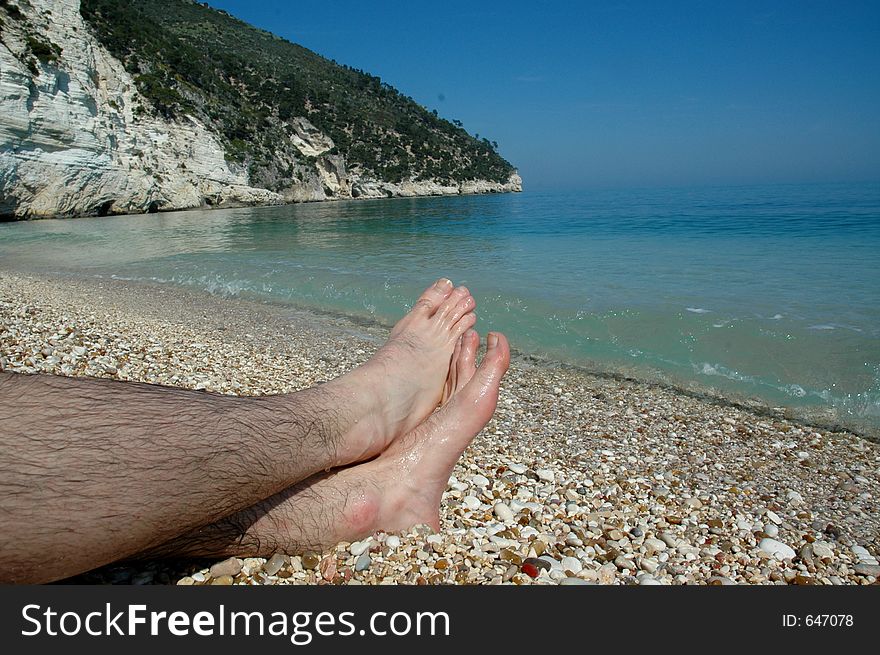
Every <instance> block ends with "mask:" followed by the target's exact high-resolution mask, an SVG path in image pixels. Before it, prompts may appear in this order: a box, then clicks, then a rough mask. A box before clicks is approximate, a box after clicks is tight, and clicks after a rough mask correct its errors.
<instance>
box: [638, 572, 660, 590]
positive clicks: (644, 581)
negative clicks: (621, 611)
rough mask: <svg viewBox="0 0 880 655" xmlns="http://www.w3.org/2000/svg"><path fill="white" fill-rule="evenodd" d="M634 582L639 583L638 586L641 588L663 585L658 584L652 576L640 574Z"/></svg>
mask: <svg viewBox="0 0 880 655" xmlns="http://www.w3.org/2000/svg"><path fill="white" fill-rule="evenodd" d="M636 580H638V581H639V585H641V586H643V587H645V586H651V585H662V584H663V583H662V582H660V581H659V580H658V579H657V578H655V577H653V576H650V575H648V574H647V573H642V574H641V575H640V576H639V577H638V578H636Z"/></svg>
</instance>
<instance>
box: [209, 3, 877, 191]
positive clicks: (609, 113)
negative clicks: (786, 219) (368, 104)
mask: <svg viewBox="0 0 880 655" xmlns="http://www.w3.org/2000/svg"><path fill="white" fill-rule="evenodd" d="M210 4H211V5H212V6H214V7H217V8H221V9H225V10H227V11H228V12H230V13H231V14H233V15H235V16H237V17H239V18H241V19H243V20H245V21H247V22H249V23H252V24H254V25H257V26H258V27H261V28H263V29H266V30H269V31H271V32H274V33H276V34H279V35H281V36H283V37H285V38H288V39H290V40H291V41H294V42H296V43H299V44H301V45H303V46H305V47H307V48H310V49H311V50H314V51H315V52H317V53H319V54H321V55H323V56H325V57H328V58H330V59H335V60H336V61H337V62H340V63H344V64H348V65H350V66H353V67H354V68H360V69H363V70H365V71H368V72H370V73H372V74H374V75H378V76H380V77H381V78H382V79H383V80H384V81H386V82H389V83H390V84H392V85H393V86H395V87H397V88H398V89H399V90H400V91H402V92H403V93H404V94H406V95H410V96H412V97H413V98H414V99H415V100H417V101H418V102H420V103H421V104H423V105H425V106H427V107H428V108H429V109H437V110H438V111H439V113H440V115H442V116H444V117H446V118H449V119H459V120H461V121H462V122H463V123H464V125H465V128H467V129H468V130H469V131H470V132H471V133H479V134H480V136H485V137H488V138H489V139H492V140H495V141H498V143H499V145H500V151H501V153H502V154H503V155H504V156H505V157H507V158H508V159H509V160H510V161H511V162H512V163H513V164H514V165H516V166H517V167H518V168H519V169H520V173H521V174H522V176H523V178H524V180H525V184H526V188H527V189H555V188H591V187H606V186H667V185H668V186H679V185H705V184H750V183H775V182H813V181H863V180H880V3H877V2H864V3H857V2H823V3H814V2H806V1H803V2H789V3H787V2H760V3H758V2H754V3H752V2H730V1H729V0H728V1H726V2H663V3H660V2H613V1H610V0H609V1H608V2H553V3H549V2H548V3H540V2H536V1H534V0H533V1H532V2H518V1H516V0H510V1H507V2H475V1H474V0H471V1H470V2H460V1H458V0H448V1H447V2H444V3H439V2H431V3H426V2H417V1H414V2H363V1H361V2H349V1H344V2H335V1H332V0H329V1H328V0H324V1H322V2H315V1H312V0H297V1H296V2H287V1H283V0H259V1H256V0H248V1H242V0H210Z"/></svg>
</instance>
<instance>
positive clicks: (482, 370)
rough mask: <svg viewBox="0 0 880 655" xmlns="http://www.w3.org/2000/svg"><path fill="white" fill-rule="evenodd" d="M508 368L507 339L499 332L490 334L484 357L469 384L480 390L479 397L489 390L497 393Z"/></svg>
mask: <svg viewBox="0 0 880 655" xmlns="http://www.w3.org/2000/svg"><path fill="white" fill-rule="evenodd" d="M509 366H510V345H509V344H508V343H507V337H505V336H504V335H503V334H501V333H500V332H490V333H489V334H488V335H487V336H486V355H485V356H484V357H483V361H482V362H480V366H479V368H477V371H476V373H475V374H474V377H473V378H472V380H471V383H476V384H477V385H478V386H479V387H480V389H481V390H482V392H481V394H480V395H483V394H485V392H486V390H489V389H494V390H495V392H496V393H497V391H498V387H499V385H500V384H501V378H502V377H503V376H504V374H505V373H506V372H507V368H508V367H509Z"/></svg>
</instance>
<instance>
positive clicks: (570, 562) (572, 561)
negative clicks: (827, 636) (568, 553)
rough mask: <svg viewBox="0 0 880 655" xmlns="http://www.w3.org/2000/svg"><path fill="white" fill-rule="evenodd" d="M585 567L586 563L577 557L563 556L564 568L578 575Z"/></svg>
mask: <svg viewBox="0 0 880 655" xmlns="http://www.w3.org/2000/svg"><path fill="white" fill-rule="evenodd" d="M583 568H584V565H583V564H582V563H581V561H580V560H579V559H578V558H577V557H563V558H562V570H563V571H568V572H569V573H572V574H574V575H577V574H578V573H580V572H581V570H582V569H583Z"/></svg>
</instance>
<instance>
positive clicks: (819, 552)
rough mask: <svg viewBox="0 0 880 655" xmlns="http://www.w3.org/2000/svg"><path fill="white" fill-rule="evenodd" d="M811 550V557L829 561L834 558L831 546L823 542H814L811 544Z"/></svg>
mask: <svg viewBox="0 0 880 655" xmlns="http://www.w3.org/2000/svg"><path fill="white" fill-rule="evenodd" d="M811 549H812V551H813V557H818V558H819V559H831V558H832V557H834V551H833V550H831V546H829V545H828V544H826V543H825V542H824V541H814V542H813V543H812V544H811Z"/></svg>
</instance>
